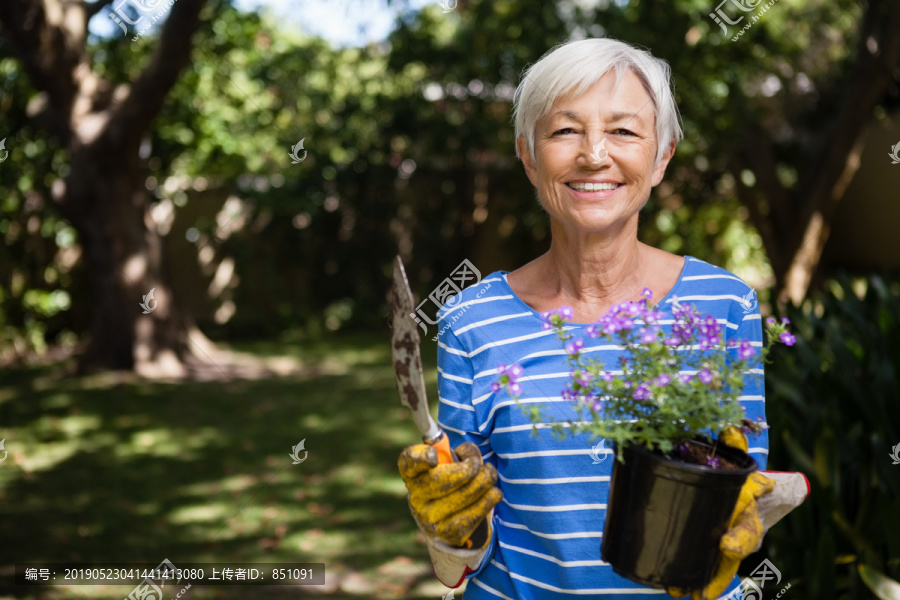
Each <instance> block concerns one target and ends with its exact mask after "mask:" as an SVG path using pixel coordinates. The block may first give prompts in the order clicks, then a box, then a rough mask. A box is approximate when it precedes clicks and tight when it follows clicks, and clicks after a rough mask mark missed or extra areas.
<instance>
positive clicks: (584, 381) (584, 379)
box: [572, 371, 592, 387]
mask: <svg viewBox="0 0 900 600" xmlns="http://www.w3.org/2000/svg"><path fill="white" fill-rule="evenodd" d="M572 378H573V379H574V380H575V381H577V382H578V384H579V385H581V386H582V387H588V386H589V385H591V379H592V378H591V374H590V373H587V372H585V371H579V372H578V373H574V374H573V375H572Z"/></svg>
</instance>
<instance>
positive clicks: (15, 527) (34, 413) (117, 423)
mask: <svg viewBox="0 0 900 600" xmlns="http://www.w3.org/2000/svg"><path fill="white" fill-rule="evenodd" d="M244 350H247V348H244ZM250 350H253V351H256V352H263V353H264V352H266V351H267V350H268V348H266V347H264V345H258V347H256V348H250ZM278 352H279V353H281V354H284V353H287V354H289V355H292V356H293V357H294V358H295V359H298V360H299V361H302V362H303V364H304V365H309V364H310V363H315V364H316V365H317V372H319V373H320V374H319V375H317V376H315V377H314V378H309V379H299V378H295V377H282V378H269V379H265V380H257V381H233V382H214V383H191V384H183V385H175V384H164V383H153V382H129V383H122V382H117V381H116V380H115V378H108V377H107V378H104V377H91V378H79V379H67V380H57V379H53V378H52V376H51V375H50V373H51V371H50V369H48V368H41V369H18V370H13V371H10V372H7V373H4V376H3V381H2V383H0V415H2V417H3V418H2V422H0V427H2V429H0V437H2V436H3V435H4V434H5V437H6V438H7V441H6V449H7V450H8V451H9V458H8V459H7V460H6V461H4V463H0V507H2V508H0V511H2V515H3V518H2V519H0V539H2V540H3V544H2V545H0V564H2V565H5V566H7V567H6V569H5V572H8V565H11V564H12V563H15V562H40V561H44V562H64V561H79V562H93V563H99V562H132V563H142V564H145V565H151V566H155V565H156V564H158V563H159V562H160V561H161V560H162V559H163V558H168V559H169V560H171V561H172V562H174V563H175V564H176V565H177V564H178V563H179V562H208V563H211V564H212V563H216V564H221V563H224V562H229V561H230V562H293V563H300V562H318V563H325V565H326V571H327V572H328V573H329V575H330V577H331V580H332V584H331V587H330V588H329V589H334V587H335V586H336V585H338V582H340V584H341V587H342V588H343V589H345V590H346V589H348V588H350V587H352V586H351V585H349V584H347V581H350V582H351V583H352V582H355V583H354V585H356V587H357V588H360V590H359V591H360V594H363V590H364V589H365V587H366V586H367V585H369V586H371V589H370V590H369V592H370V593H373V592H375V591H377V592H378V594H377V595H378V596H379V597H382V598H388V597H418V596H417V593H416V590H415V589H413V588H414V587H416V586H421V585H422V584H432V583H433V584H437V582H436V580H434V576H433V573H432V571H431V567H430V564H429V563H428V562H427V553H426V551H425V549H424V547H423V546H422V544H420V543H418V542H417V541H416V529H415V525H414V523H413V521H412V519H411V517H410V516H409V512H408V508H407V505H406V493H405V488H404V487H403V483H402V481H401V480H400V478H399V476H398V475H397V470H396V461H397V456H398V455H399V453H400V451H401V449H402V448H403V447H404V446H406V445H408V444H410V443H415V442H416V441H417V439H418V438H417V433H416V430H415V427H414V425H413V424H412V421H411V419H410V418H409V415H408V413H407V411H406V410H405V409H403V408H402V407H400V404H399V400H398V398H397V393H396V389H395V385H394V374H393V369H392V367H391V363H390V357H389V354H388V344H387V343H386V340H384V336H383V335H379V336H371V337H368V338H360V337H358V336H357V337H355V338H353V339H350V340H336V341H333V342H332V343H331V344H329V345H327V346H326V345H320V346H311V347H307V348H300V347H293V348H288V349H287V350H286V349H285V348H284V347H283V346H279V347H278ZM426 364H429V365H434V361H433V359H431V360H429V359H428V358H426ZM429 380H430V382H431V384H432V388H433V381H434V374H433V373H430V377H429ZM433 408H434V409H436V407H433ZM301 440H305V450H306V451H307V452H308V455H306V459H305V460H303V462H301V463H300V464H292V462H293V461H292V459H291V457H290V456H289V454H290V452H291V448H292V447H293V446H295V445H296V444H297V443H299V442H300V441H301ZM300 457H301V458H302V457H303V453H302V452H301V453H300ZM0 581H5V583H3V585H4V587H3V588H0V595H2V594H4V593H12V592H13V590H12V589H11V587H10V586H9V580H8V579H7V578H6V577H3V579H2V580H0ZM437 585H438V587H437V588H434V589H440V587H441V586H439V584H437ZM66 589H70V588H66ZM80 589H82V590H85V591H87V590H92V589H93V588H91V587H82V588H80ZM119 589H120V590H121V589H123V588H121V586H119ZM209 589H210V590H215V593H214V594H213V595H210V596H208V597H225V596H223V594H226V595H227V596H229V597H230V596H231V594H230V593H227V592H225V591H223V590H225V589H226V588H222V587H217V588H209ZM283 589H284V588H262V587H259V588H257V587H254V588H239V589H238V588H235V590H236V591H240V592H242V593H241V594H240V595H242V596H244V597H247V596H249V597H257V596H258V597H263V596H265V597H276V596H278V595H279V594H278V593H276V591H277V590H283ZM41 590H42V591H40V592H39V593H36V592H34V591H29V592H28V593H29V594H32V596H29V597H35V598H39V597H40V598H43V597H46V598H51V597H52V598H62V597H67V596H66V595H65V594H63V595H60V588H41ZM54 590H55V591H54ZM110 590H111V596H110V597H118V598H121V597H124V594H122V593H121V592H120V591H117V590H116V589H115V588H113V587H110ZM267 590H268V591H267ZM128 591H129V590H128V589H125V593H127V592H128ZM304 591H310V592H312V591H316V590H312V589H306V590H304V589H301V588H293V591H290V592H289V593H285V597H287V596H289V595H291V596H292V595H296V594H297V593H303V592H304ZM318 591H319V592H321V591H322V588H319V590H318ZM19 592H20V593H21V590H19ZM191 592H192V595H193V597H196V598H201V597H206V595H205V594H204V593H197V592H196V591H195V590H191ZM72 593H74V592H72ZM116 594H118V596H116ZM273 594H274V595H273ZM68 597H76V596H74V595H70V596H68ZM78 597H80V595H78ZM92 597H95V598H96V597H100V596H98V595H97V594H96V593H93V594H92ZM347 597H351V596H347ZM352 597H358V596H352ZM425 597H431V598H434V597H439V596H435V595H433V593H432V592H428V595H427V596H425Z"/></svg>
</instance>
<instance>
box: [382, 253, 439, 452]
mask: <svg viewBox="0 0 900 600" xmlns="http://www.w3.org/2000/svg"><path fill="white" fill-rule="evenodd" d="M391 296H392V300H391V327H392V328H393V333H392V335H391V349H392V354H393V357H394V371H395V372H396V375H397V390H398V391H399V392H400V402H401V403H402V404H403V406H406V407H407V408H409V410H411V411H412V415H413V421H415V423H416V426H417V427H418V428H419V431H420V432H422V440H423V441H424V442H425V443H426V444H429V445H431V446H434V449H435V450H437V454H438V462H439V463H451V462H454V460H455V456H454V454H453V451H452V450H451V449H450V441H449V440H448V439H447V435H446V434H445V433H444V432H443V431H442V430H441V428H440V427H438V425H437V423H435V422H434V419H432V418H431V412H430V411H429V410H428V397H427V396H426V394H425V378H424V376H423V374H422V357H421V355H420V354H419V331H418V329H417V328H416V322H415V320H414V319H413V317H414V316H415V312H414V310H415V309H414V303H413V295H412V291H411V290H410V289H409V282H408V281H407V279H406V270H405V269H404V268H403V261H402V260H400V257H399V256H397V257H396V258H395V259H394V284H393V287H392V294H391Z"/></svg>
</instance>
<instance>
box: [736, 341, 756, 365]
mask: <svg viewBox="0 0 900 600" xmlns="http://www.w3.org/2000/svg"><path fill="white" fill-rule="evenodd" d="M732 347H733V348H737V349H738V358H740V359H741V360H749V359H751V358H753V356H754V355H755V354H756V350H755V349H754V348H753V343H752V342H750V340H741V341H740V342H735V343H734V344H732Z"/></svg>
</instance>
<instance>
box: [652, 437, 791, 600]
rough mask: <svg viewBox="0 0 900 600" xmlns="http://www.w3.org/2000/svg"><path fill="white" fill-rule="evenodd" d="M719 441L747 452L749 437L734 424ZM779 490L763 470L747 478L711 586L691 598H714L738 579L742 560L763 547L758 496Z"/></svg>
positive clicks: (678, 595) (674, 593)
mask: <svg viewBox="0 0 900 600" xmlns="http://www.w3.org/2000/svg"><path fill="white" fill-rule="evenodd" d="M719 442H720V443H723V444H725V445H727V446H731V447H732V448H739V449H741V450H743V451H744V452H746V451H747V438H746V437H745V436H744V434H743V433H741V431H740V430H739V429H737V428H736V427H730V428H728V429H726V430H725V431H723V432H722V433H721V434H720V435H719ZM773 489H775V482H774V481H773V480H771V479H769V478H768V477H766V476H764V475H762V474H760V473H759V472H754V473H751V474H750V476H749V477H747V481H746V483H744V487H742V488H741V494H740V496H738V501H737V505H736V506H735V507H734V512H733V513H732V514H731V524H730V526H729V528H728V531H726V532H725V534H724V535H723V536H722V538H721V540H720V542H719V549H720V550H721V551H722V556H721V558H720V559H719V565H718V567H717V568H716V574H715V575H714V576H713V578H712V581H710V582H709V583H708V584H707V586H706V587H705V588H703V589H700V590H694V591H693V592H690V594H691V600H712V599H714V598H718V597H719V596H721V595H722V592H724V591H725V590H726V589H727V588H728V585H729V584H730V583H731V581H732V579H734V575H735V573H737V570H738V567H739V566H740V564H741V560H743V559H744V558H746V557H747V556H749V555H750V554H752V553H753V552H755V551H756V550H758V549H759V545H760V543H761V542H762V537H763V534H764V533H765V528H764V527H763V524H762V523H761V522H760V520H759V511H758V510H757V504H756V501H757V499H758V498H759V497H760V496H762V495H764V494H768V493H769V492H771V491H772V490H773ZM666 592H667V593H668V594H669V595H670V596H673V597H675V598H681V597H682V596H685V595H687V594H688V592H687V591H685V590H680V589H677V588H669V589H667V590H666Z"/></svg>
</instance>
